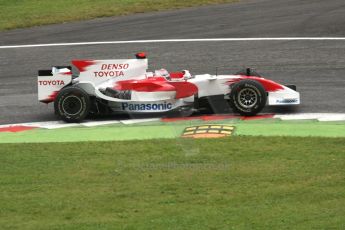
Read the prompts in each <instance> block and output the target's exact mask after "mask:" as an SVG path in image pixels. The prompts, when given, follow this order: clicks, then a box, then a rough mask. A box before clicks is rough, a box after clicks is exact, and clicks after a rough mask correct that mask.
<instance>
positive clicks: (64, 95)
mask: <svg viewBox="0 0 345 230" xmlns="http://www.w3.org/2000/svg"><path fill="white" fill-rule="evenodd" d="M54 109H55V113H56V114H57V115H58V116H59V118H61V119H62V120H64V121H66V122H80V121H82V120H83V119H84V118H85V117H86V116H87V115H88V114H89V112H90V97H89V95H88V94H87V93H86V92H85V91H84V90H83V89H81V88H78V87H67V88H64V89H62V90H61V91H60V92H59V93H58V95H57V97H56V99H55V101H54Z"/></svg>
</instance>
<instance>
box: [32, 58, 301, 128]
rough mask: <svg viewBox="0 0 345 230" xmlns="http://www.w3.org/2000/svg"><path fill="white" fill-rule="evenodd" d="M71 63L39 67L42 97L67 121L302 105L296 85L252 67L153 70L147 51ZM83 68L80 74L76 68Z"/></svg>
mask: <svg viewBox="0 0 345 230" xmlns="http://www.w3.org/2000/svg"><path fill="white" fill-rule="evenodd" d="M72 64H73V65H74V66H75V67H76V69H77V70H78V71H73V72H74V73H72V68H71V66H54V67H53V68H52V69H50V70H39V71H38V81H37V84H38V100H39V101H41V102H44V103H50V102H54V109H55V113H56V114H57V115H58V116H59V117H60V118H61V119H62V120H64V121H66V122H80V121H82V120H83V119H84V118H86V116H88V115H90V114H103V113H109V112H110V113H127V114H147V113H162V114H179V115H182V116H188V115H191V114H192V113H193V112H194V111H198V110H202V109H205V108H208V109H211V110H212V111H213V112H215V113H217V112H218V111H223V110H224V109H226V108H227V109H229V108H230V109H232V111H234V112H235V113H239V114H240V115H243V116H253V115H256V114H257V113H259V112H260V111H261V110H262V109H263V108H264V107H265V106H266V105H270V106H271V105H297V104H300V96H299V93H298V92H297V91H296V87H295V86H294V85H287V86H284V85H281V84H278V83H276V82H274V81H271V80H267V79H265V78H262V77H261V76H259V75H258V74H257V73H255V72H253V71H251V70H250V69H246V70H245V71H241V72H239V73H237V74H235V75H210V74H202V75H192V74H190V72H189V71H188V70H183V71H181V72H168V71H167V70H165V69H160V70H156V71H155V72H147V68H148V61H147V58H146V55H145V53H138V54H136V58H135V59H115V60H74V61H72ZM75 72H79V73H77V74H76V73H75Z"/></svg>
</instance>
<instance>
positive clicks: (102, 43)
mask: <svg viewBox="0 0 345 230" xmlns="http://www.w3.org/2000/svg"><path fill="white" fill-rule="evenodd" d="M326 40H331V41H344V40H345V37H285V38H284V37H278V38H195V39H162V40H132V41H98V42H72V43H49V44H31V45H8V46H0V49H15V48H34V47H53V46H85V45H107V44H133V43H168V42H231V41H326Z"/></svg>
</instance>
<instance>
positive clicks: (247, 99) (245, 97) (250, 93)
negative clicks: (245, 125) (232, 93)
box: [238, 88, 258, 109]
mask: <svg viewBox="0 0 345 230" xmlns="http://www.w3.org/2000/svg"><path fill="white" fill-rule="evenodd" d="M257 101H258V95H257V92H256V91H255V90H254V89H251V88H244V89H242V90H241V91H240V92H239V93H238V103H239V104H240V105H241V106H242V107H243V108H246V109H249V108H252V107H254V106H255V104H256V102H257Z"/></svg>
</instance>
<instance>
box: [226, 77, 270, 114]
mask: <svg viewBox="0 0 345 230" xmlns="http://www.w3.org/2000/svg"><path fill="white" fill-rule="evenodd" d="M266 100H267V94H266V91H265V89H264V87H263V86H262V85H261V84H260V83H259V82H257V81H253V80H242V81H240V82H238V83H236V84H235V85H233V87H232V88H231V92H230V95H229V104H230V107H231V108H232V109H233V111H234V112H236V113H239V114H241V115H243V116H254V115H256V114H257V113H259V112H260V111H261V110H262V109H263V108H264V107H265V105H266Z"/></svg>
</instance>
